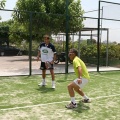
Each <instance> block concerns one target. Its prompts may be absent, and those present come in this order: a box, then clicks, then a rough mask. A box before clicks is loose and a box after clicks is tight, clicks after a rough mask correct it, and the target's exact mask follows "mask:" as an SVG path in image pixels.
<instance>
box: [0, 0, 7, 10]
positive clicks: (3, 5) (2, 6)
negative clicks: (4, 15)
mask: <svg viewBox="0 0 120 120" xmlns="http://www.w3.org/2000/svg"><path fill="white" fill-rule="evenodd" d="M5 2H6V0H1V1H0V9H4V7H5Z"/></svg>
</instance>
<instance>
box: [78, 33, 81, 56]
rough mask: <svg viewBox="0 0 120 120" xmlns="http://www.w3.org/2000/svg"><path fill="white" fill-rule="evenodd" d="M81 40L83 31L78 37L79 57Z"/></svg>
mask: <svg viewBox="0 0 120 120" xmlns="http://www.w3.org/2000/svg"><path fill="white" fill-rule="evenodd" d="M80 40H81V31H79V38H78V57H80Z"/></svg>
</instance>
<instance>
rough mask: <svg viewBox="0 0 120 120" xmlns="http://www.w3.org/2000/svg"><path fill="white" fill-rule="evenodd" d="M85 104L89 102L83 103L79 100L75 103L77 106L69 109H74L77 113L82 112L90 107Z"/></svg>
mask: <svg viewBox="0 0 120 120" xmlns="http://www.w3.org/2000/svg"><path fill="white" fill-rule="evenodd" d="M86 104H89V103H83V102H81V101H80V102H79V103H77V108H74V109H69V110H73V111H76V112H78V113H82V112H84V111H86V110H89V109H90V107H89V106H87V105H86Z"/></svg>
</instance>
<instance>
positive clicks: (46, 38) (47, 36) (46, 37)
mask: <svg viewBox="0 0 120 120" xmlns="http://www.w3.org/2000/svg"><path fill="white" fill-rule="evenodd" d="M43 38H44V42H45V43H46V44H49V42H50V36H49V35H47V34H46V35H44V36H43Z"/></svg>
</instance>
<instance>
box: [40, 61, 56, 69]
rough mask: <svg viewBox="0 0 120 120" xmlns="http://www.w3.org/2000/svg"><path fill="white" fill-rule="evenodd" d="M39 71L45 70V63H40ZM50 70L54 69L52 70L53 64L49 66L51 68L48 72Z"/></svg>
mask: <svg viewBox="0 0 120 120" xmlns="http://www.w3.org/2000/svg"><path fill="white" fill-rule="evenodd" d="M40 69H41V70H46V66H45V62H41V65H40ZM50 69H54V68H53V64H51V67H50V68H49V70H50Z"/></svg>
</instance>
